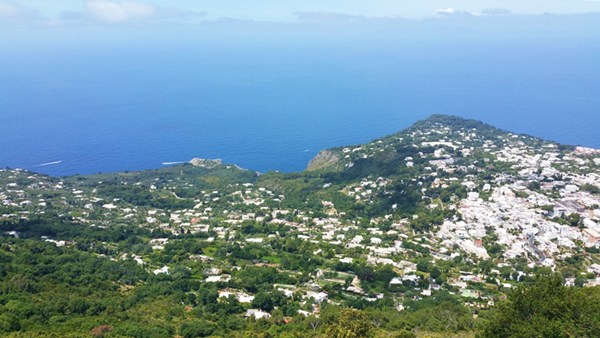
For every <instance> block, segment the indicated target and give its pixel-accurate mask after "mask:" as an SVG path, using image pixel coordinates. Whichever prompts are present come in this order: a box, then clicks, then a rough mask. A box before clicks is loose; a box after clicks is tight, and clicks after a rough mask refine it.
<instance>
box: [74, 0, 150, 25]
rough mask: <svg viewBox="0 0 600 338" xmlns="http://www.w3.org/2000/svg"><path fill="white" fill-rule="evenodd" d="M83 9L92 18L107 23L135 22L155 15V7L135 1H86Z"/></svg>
mask: <svg viewBox="0 0 600 338" xmlns="http://www.w3.org/2000/svg"><path fill="white" fill-rule="evenodd" d="M85 9H86V11H87V13H88V14H90V15H91V16H92V17H94V18H96V19H98V20H100V21H103V22H107V23H122V22H127V21H137V20H143V19H149V18H152V17H154V16H156V15H157V11H156V8H155V7H153V6H150V5H145V4H142V3H139V2H135V1H122V2H115V1H107V0H88V1H86V3H85Z"/></svg>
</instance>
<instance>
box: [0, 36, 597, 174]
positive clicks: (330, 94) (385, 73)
mask: <svg viewBox="0 0 600 338" xmlns="http://www.w3.org/2000/svg"><path fill="white" fill-rule="evenodd" d="M230 40H231V39H230ZM275 40H276V41H271V42H270V41H260V42H257V43H249V42H248V43H233V42H232V41H228V42H222V43H217V42H215V41H214V40H210V42H206V41H200V42H197V43H191V44H185V43H179V44H178V43H172V44H167V43H165V44H161V43H156V44H145V43H123V42H120V43H117V42H114V43H113V44H111V43H110V42H107V43H104V44H97V45H96V44H93V43H87V44H86V43H82V44H79V45H78V44H75V43H71V44H69V43H64V44H62V45H52V44H45V45H43V46H42V47H43V48H42V50H40V49H38V48H37V47H35V48H34V46H30V48H27V47H23V48H13V49H10V50H7V49H2V50H0V166H1V167H12V168H25V169H29V170H33V171H36V172H42V173H47V174H51V175H71V174H76V173H80V174H90V173H98V172H115V171H125V170H141V169H149V168H159V167H161V166H162V165H163V163H164V162H178V161H187V160H189V159H191V158H193V157H202V158H221V159H222V160H223V161H224V162H226V163H235V164H237V165H239V166H241V167H244V168H249V169H254V170H258V171H261V172H266V171H270V170H279V171H284V172H293V171H300V170H303V169H304V168H305V167H306V164H307V163H308V161H309V160H310V159H311V158H312V157H313V156H314V155H315V154H316V153H317V152H318V151H319V150H321V149H325V148H329V147H334V146H341V145H350V144H359V143H364V142H368V141H370V140H372V139H375V138H378V137H381V136H384V135H387V134H391V133H395V132H397V131H400V130H402V129H403V128H406V127H408V126H410V125H411V124H412V123H414V122H415V121H417V120H420V119H423V118H426V117H428V116H429V115H431V114H439V113H442V114H452V115H458V116H462V117H466V118H475V119H478V120H482V121H484V122H487V123H490V124H493V125H495V126H498V127H501V128H503V129H507V130H510V131H514V132H520V133H527V134H531V135H534V136H539V137H542V138H546V139H550V140H554V141H559V142H562V143H566V144H573V145H584V146H590V147H597V148H600V45H598V44H592V43H587V42H586V41H584V40H581V39H579V40H578V39H573V40H569V39H562V40H560V41H559V42H556V41H552V40H551V39H548V40H544V41H538V42H535V43H531V42H530V41H525V40H523V41H512V40H501V41H485V40H467V41H458V42H449V41H444V40H443V39H440V40H435V41H429V42H425V43H423V42H420V41H418V40H410V39H408V40H394V41H392V42H389V43H388V42H386V41H384V40H383V39H379V40H377V41H373V42H369V39H364V40H362V42H361V43H360V44H355V43H354V42H353V41H351V40H342V41H337V42H336V41H332V40H328V39H321V40H319V41H310V39H307V38H304V39H297V40H295V39H293V38H290V39H289V41H287V40H285V39H275Z"/></svg>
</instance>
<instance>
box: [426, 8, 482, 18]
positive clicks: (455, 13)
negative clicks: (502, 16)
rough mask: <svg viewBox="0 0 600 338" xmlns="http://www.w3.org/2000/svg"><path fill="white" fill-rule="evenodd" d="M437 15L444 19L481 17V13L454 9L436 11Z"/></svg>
mask: <svg viewBox="0 0 600 338" xmlns="http://www.w3.org/2000/svg"><path fill="white" fill-rule="evenodd" d="M435 14H436V15H437V16H442V17H471V16H478V15H480V14H479V13H473V12H468V11H459V10H456V9H454V8H452V7H449V8H441V9H438V10H436V11H435Z"/></svg>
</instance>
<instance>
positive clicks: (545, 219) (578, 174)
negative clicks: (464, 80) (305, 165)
mask: <svg viewBox="0 0 600 338" xmlns="http://www.w3.org/2000/svg"><path fill="white" fill-rule="evenodd" d="M309 169H310V170H307V171H304V172H299V173H289V174H286V173H277V172H270V173H266V174H258V173H256V172H254V171H251V170H244V169H241V168H238V167H236V166H233V165H224V164H222V163H220V162H219V161H213V160H201V159H195V160H193V161H191V163H188V164H183V165H176V166H172V167H165V168H161V169H157V170H149V171H142V172H126V173H116V174H99V175H89V176H81V175H77V176H72V177H64V178H55V177H49V176H44V175H39V174H36V173H31V172H27V171H23V170H18V169H6V170H0V263H1V269H0V332H1V334H2V335H5V336H14V337H21V336H23V337H25V336H27V337H30V336H36V335H37V336H48V335H56V336H61V337H62V336H68V335H71V336H82V337H89V336H95V337H172V336H177V335H179V336H183V337H202V336H217V337H219V336H220V337H246V336H258V337H274V336H284V337H285V336H287V337H314V336H317V337H319V336H321V337H335V336H340V337H342V336H343V337H354V336H356V337H366V336H374V337H413V336H436V335H439V336H451V335H456V336H462V337H474V336H475V335H479V336H482V337H505V336H516V337H526V336H528V337H532V336H533V337H535V336H540V337H542V336H553V337H563V336H564V337H567V336H578V337H594V336H597V335H598V327H597V324H596V323H598V322H600V317H598V316H600V310H599V309H598V308H597V306H596V305H595V304H597V303H598V300H599V299H598V297H599V296H600V294H599V291H598V287H596V285H600V277H599V276H600V259H599V258H600V256H599V255H598V254H599V253H600V249H599V247H600V234H599V233H600V225H598V222H599V221H600V195H599V194H598V190H599V189H600V175H598V173H599V172H600V152H599V151H596V150H593V149H587V148H580V147H570V146H563V145H559V144H556V143H553V142H548V141H544V140H541V139H538V138H535V137H531V136H526V135H516V134H512V133H509V132H506V131H502V130H499V129H496V128H494V127H492V126H489V125H486V124H484V123H481V122H478V121H473V120H464V119H461V118H458V117H451V116H443V115H435V116H432V117H431V118H429V119H427V120H424V121H420V122H417V123H416V124H415V125H413V126H412V127H410V128H408V129H406V130H404V131H401V132H399V133H397V134H394V135H390V136H387V137H384V138H381V139H378V140H375V141H373V142H370V143H368V144H364V145H358V146H350V147H339V148H334V149H329V150H326V151H324V152H322V153H321V154H320V155H319V156H318V158H317V159H316V160H315V161H312V162H311V165H310V167H309ZM552 272H553V273H552ZM539 276H541V277H539ZM541 295H547V296H546V297H541Z"/></svg>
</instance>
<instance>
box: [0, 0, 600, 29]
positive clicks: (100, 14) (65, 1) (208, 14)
mask: <svg viewBox="0 0 600 338" xmlns="http://www.w3.org/2000/svg"><path fill="white" fill-rule="evenodd" d="M591 12H600V0H457V1H448V0H427V1H422V0H418V1H417V0H368V1H366V0H326V1H325V0H303V1H289V0H228V1H224V0H170V1H165V0H162V1H159V0H124V1H123V0H60V1H53V0H0V23H2V24H3V25H21V26H23V25H31V24H38V25H47V26H48V25H50V26H53V25H66V24H74V23H76V24H89V23H94V24H123V23H130V22H135V23H140V22H144V23H164V22H171V23H178V24H181V23H197V22H199V21H205V20H215V19H219V18H235V19H250V20H271V21H297V20H318V21H324V20H325V21H327V20H333V21H339V20H348V19H352V17H351V16H357V17H355V18H354V19H364V18H365V17H366V18H371V17H382V16H383V17H402V18H426V17H436V16H438V17H440V16H460V15H462V16H465V15H467V16H469V15H475V16H479V15H483V16H485V15H489V16H491V15H508V14H518V15H527V14H544V13H551V14H574V13H591ZM333 13H335V14H333ZM338 14H344V15H346V16H342V15H338ZM360 17H362V18H360Z"/></svg>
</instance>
